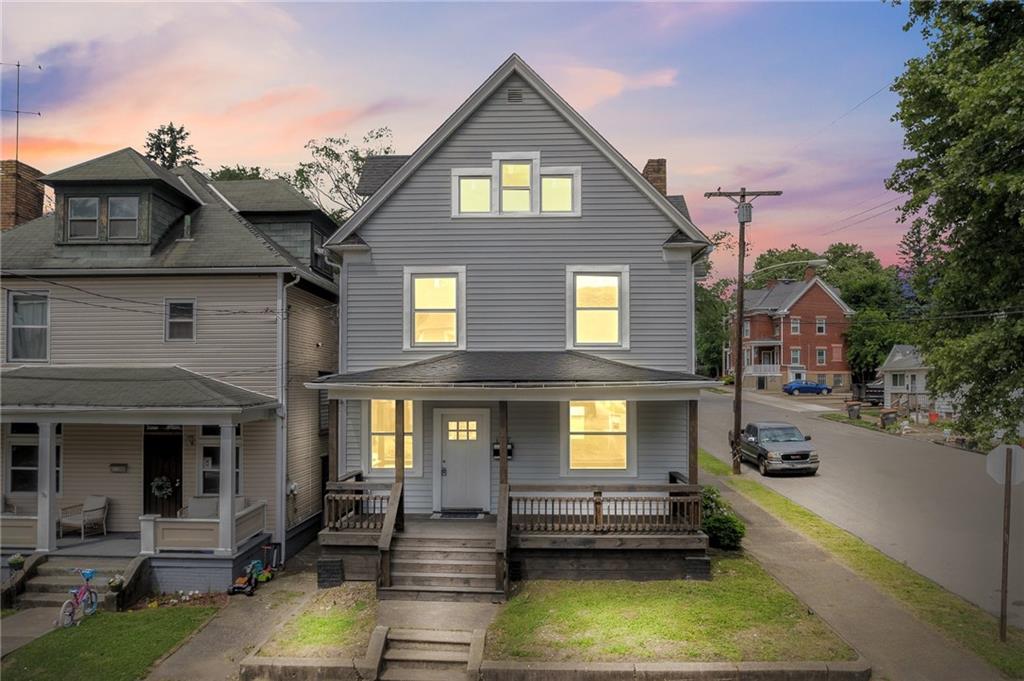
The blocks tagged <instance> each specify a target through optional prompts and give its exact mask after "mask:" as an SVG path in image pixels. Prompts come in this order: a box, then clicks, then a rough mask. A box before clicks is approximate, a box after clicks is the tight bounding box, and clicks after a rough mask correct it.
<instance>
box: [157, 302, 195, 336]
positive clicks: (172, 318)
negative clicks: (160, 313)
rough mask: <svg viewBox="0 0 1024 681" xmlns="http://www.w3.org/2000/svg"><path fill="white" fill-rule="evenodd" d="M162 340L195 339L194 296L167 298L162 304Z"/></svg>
mask: <svg viewBox="0 0 1024 681" xmlns="http://www.w3.org/2000/svg"><path fill="white" fill-rule="evenodd" d="M164 307H165V309H164V316H165V318H166V323H165V324H164V340H169V341H194V340H195V339H196V301H195V298H179V299H173V300H167V301H166V303H165V305H164Z"/></svg>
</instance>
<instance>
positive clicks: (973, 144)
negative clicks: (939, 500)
mask: <svg viewBox="0 0 1024 681" xmlns="http://www.w3.org/2000/svg"><path fill="white" fill-rule="evenodd" d="M909 7H910V14H909V21H908V23H907V25H906V26H905V27H904V28H905V30H912V29H913V28H914V27H919V28H920V30H921V32H922V34H923V35H924V37H925V40H926V41H927V43H928V52H927V53H926V54H925V55H924V56H922V57H919V58H915V59H911V60H909V61H908V62H907V67H906V71H905V72H904V73H903V74H902V75H901V76H900V77H899V78H897V80H896V82H895V84H894V85H893V90H894V91H895V92H897V93H898V94H899V95H900V97H901V100H900V104H899V107H898V109H897V112H896V114H895V116H894V118H895V120H896V121H898V122H899V123H900V124H901V125H902V126H903V129H904V146H905V148H906V149H907V150H908V151H909V152H910V154H911V155H910V156H909V157H908V158H906V159H904V160H901V161H900V162H898V163H897V164H896V168H895V170H894V171H893V174H892V176H891V177H890V178H889V179H888V180H887V186H888V187H889V188H890V189H893V190H896V191H899V192H901V193H905V194H908V195H909V197H910V198H909V199H908V200H907V201H906V203H904V204H903V205H902V206H901V210H902V215H903V217H904V219H915V218H916V219H917V220H919V221H920V224H921V228H922V231H923V237H922V238H923V240H924V241H925V242H926V243H927V244H928V245H929V246H930V247H932V248H933V249H934V251H935V253H936V255H935V267H934V273H935V277H934V286H933V287H932V290H931V298H930V300H929V307H928V311H927V313H926V314H925V315H923V316H922V319H921V321H920V323H919V324H918V325H917V326H916V328H915V336H916V340H917V343H918V344H919V345H920V347H921V349H922V351H923V354H924V358H925V360H926V361H927V362H928V364H929V365H930V366H931V367H932V369H931V372H930V374H929V376H928V387H929V390H930V391H931V392H932V394H933V395H940V394H947V395H954V396H956V397H957V399H958V403H959V407H960V413H961V423H960V427H961V428H963V429H965V430H967V431H968V432H970V433H972V434H974V435H975V436H976V437H988V436H992V435H993V434H995V433H997V432H999V431H1003V432H1013V431H1015V430H1016V429H1017V427H1018V425H1019V424H1020V422H1021V415H1022V414H1024V390H1022V386H1024V314H1022V311H1024V286H1022V285H1021V282H1022V281H1024V87H1021V83H1024V4H1021V3H1020V2H985V1H983V0H963V1H961V2H938V1H935V0H913V1H912V2H911V3H910V6H909ZM1008 437H1012V436H1008Z"/></svg>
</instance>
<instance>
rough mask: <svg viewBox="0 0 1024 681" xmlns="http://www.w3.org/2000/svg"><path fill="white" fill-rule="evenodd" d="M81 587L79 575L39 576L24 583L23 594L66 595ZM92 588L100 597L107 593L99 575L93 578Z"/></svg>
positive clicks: (104, 582) (105, 583)
mask: <svg viewBox="0 0 1024 681" xmlns="http://www.w3.org/2000/svg"><path fill="white" fill-rule="evenodd" d="M81 585H82V578H81V577H80V576H79V575H71V576H70V577H54V576H48V575H40V576H37V577H33V578H32V579H30V580H28V581H27V582H25V592H26V593H29V592H34V593H60V594H66V593H67V592H68V591H71V590H72V589H77V588H78V587H79V586H81ZM92 586H93V588H94V589H96V592H97V593H99V594H100V596H102V595H103V594H105V593H107V591H109V588H108V587H107V580H106V579H100V575H99V574H97V575H96V577H94V578H93V580H92Z"/></svg>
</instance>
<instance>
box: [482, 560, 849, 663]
mask: <svg viewBox="0 0 1024 681" xmlns="http://www.w3.org/2000/svg"><path fill="white" fill-rule="evenodd" d="M712 569H713V579H712V580H711V581H691V580H671V581H653V582H628V581H599V580H594V581H527V582H524V583H523V588H522V590H521V591H520V593H518V594H517V595H515V596H514V597H513V598H512V599H511V600H510V601H509V602H508V604H506V606H505V607H504V609H503V610H502V611H501V613H499V615H498V617H497V618H496V619H495V621H494V623H493V624H492V625H491V627H490V629H489V630H488V635H487V659H499V660H500V659H515V660H525V659H531V660H574V661H609V660H701V661H707V660H729V661H738V660H786V661H789V660H845V659H854V658H855V656H856V653H855V652H854V651H853V650H851V649H850V647H849V646H847V645H846V644H845V643H844V642H843V641H842V640H841V639H839V638H838V637H837V636H836V635H835V634H834V633H833V632H832V631H831V629H829V628H828V626H827V625H826V624H825V623H824V622H822V621H821V620H820V619H819V618H818V617H817V616H815V615H813V614H811V613H809V612H808V610H807V608H806V607H805V606H804V605H802V604H801V603H800V602H799V601H798V600H797V599H796V597H794V596H793V594H791V593H790V592H789V591H787V590H786V589H784V588H783V587H782V586H780V585H779V583H778V582H776V581H775V580H774V579H773V578H772V577H771V576H770V575H768V574H767V573H766V572H765V571H764V570H763V569H762V568H761V567H760V566H759V565H758V564H757V563H755V562H754V561H752V560H750V559H749V558H745V557H743V556H742V555H738V554H723V555H716V556H714V557H713V567H712Z"/></svg>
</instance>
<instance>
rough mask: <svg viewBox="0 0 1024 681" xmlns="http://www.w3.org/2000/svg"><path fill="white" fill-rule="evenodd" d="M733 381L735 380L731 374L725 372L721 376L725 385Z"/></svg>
mask: <svg viewBox="0 0 1024 681" xmlns="http://www.w3.org/2000/svg"><path fill="white" fill-rule="evenodd" d="M735 382H736V377H735V376H733V375H732V374H726V375H725V376H722V383H724V384H726V385H732V384H733V383H735Z"/></svg>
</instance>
